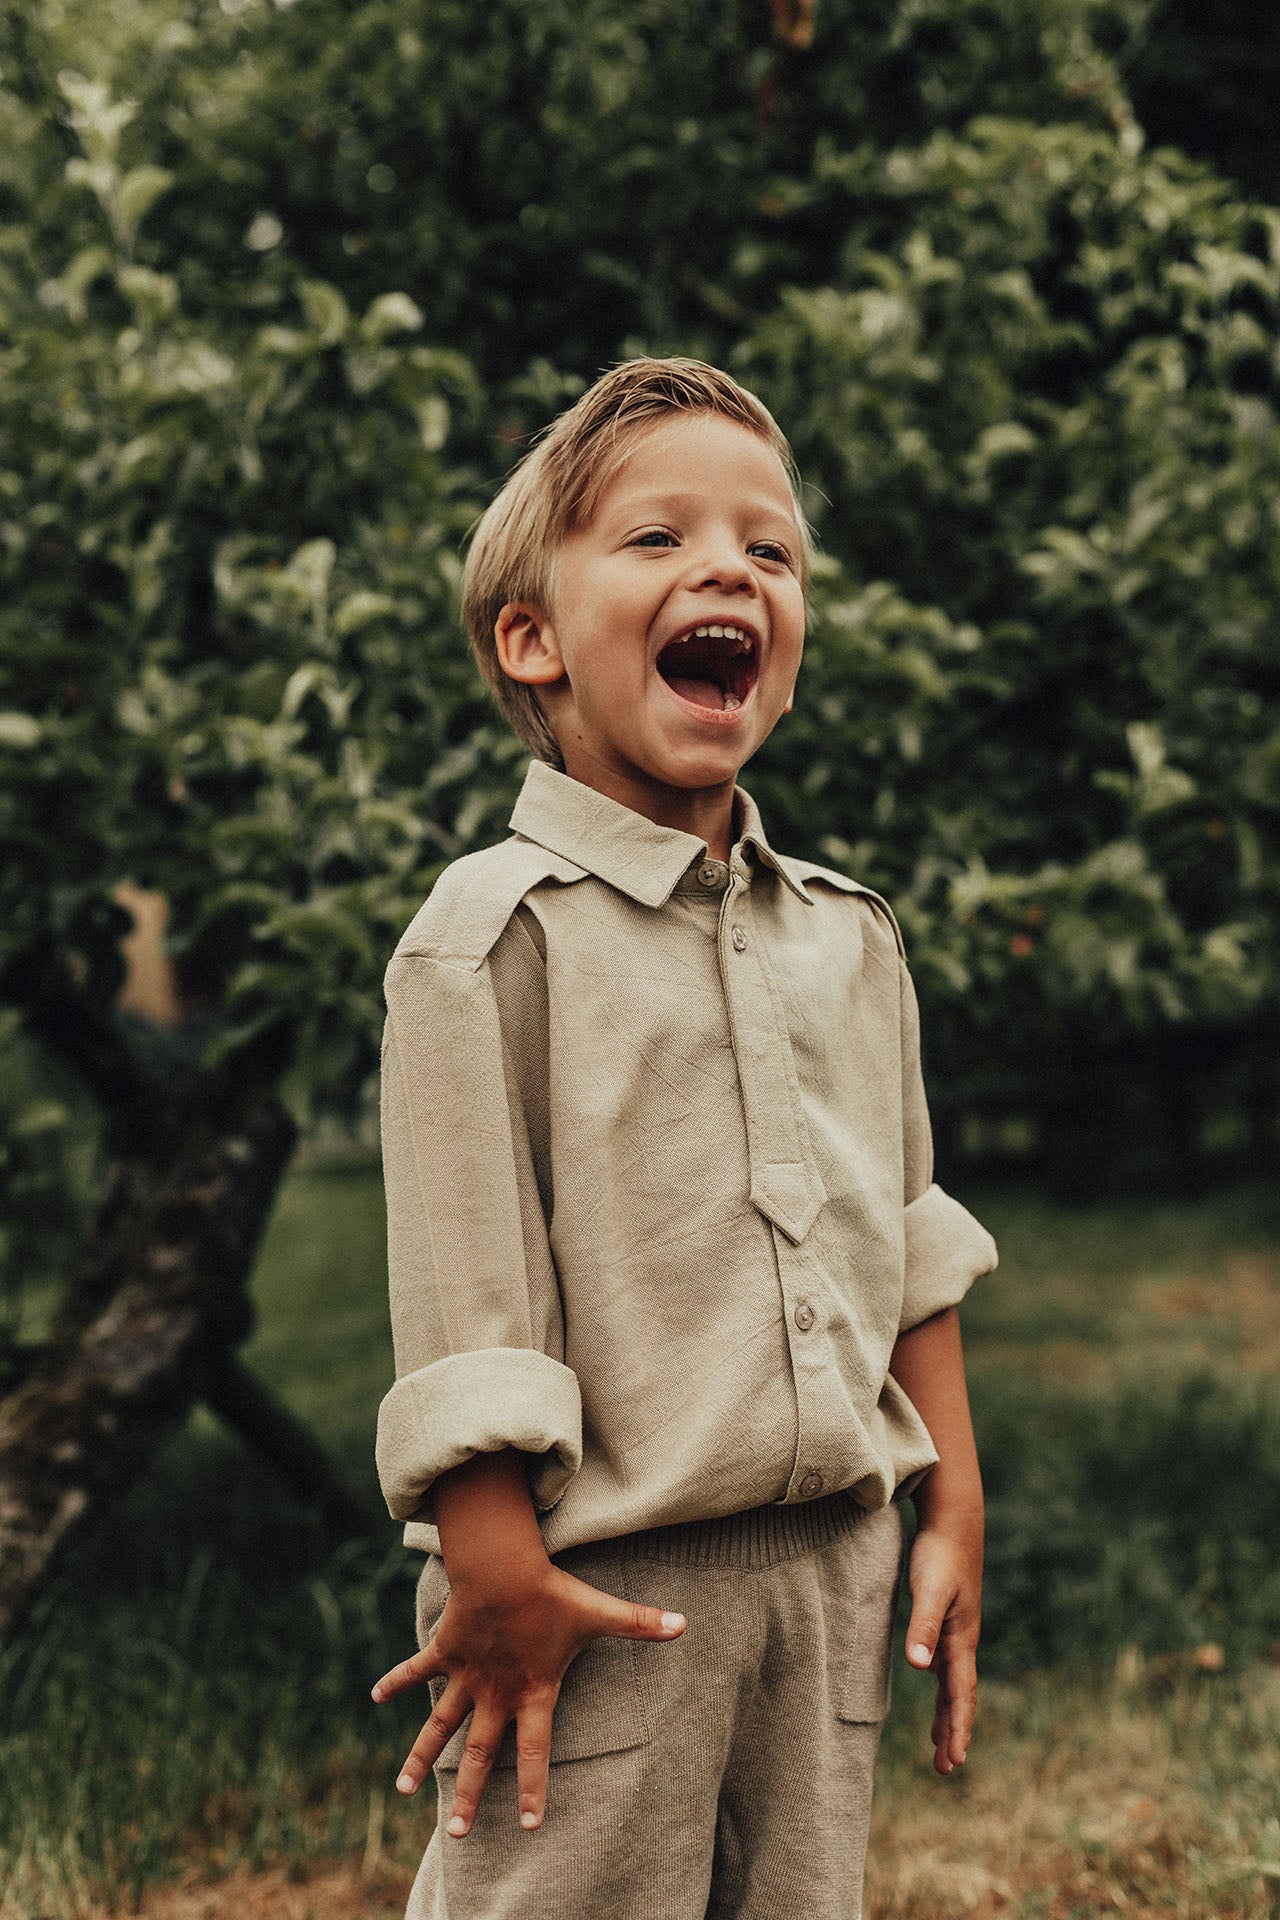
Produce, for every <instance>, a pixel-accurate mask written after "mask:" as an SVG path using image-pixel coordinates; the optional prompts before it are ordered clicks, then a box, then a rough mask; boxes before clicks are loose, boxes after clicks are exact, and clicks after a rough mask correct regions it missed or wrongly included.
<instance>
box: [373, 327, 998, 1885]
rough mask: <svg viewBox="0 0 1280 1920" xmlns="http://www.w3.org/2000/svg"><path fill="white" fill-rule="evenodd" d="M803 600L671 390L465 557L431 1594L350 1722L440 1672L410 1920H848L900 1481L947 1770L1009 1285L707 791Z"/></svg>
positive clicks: (815, 892) (758, 710)
mask: <svg viewBox="0 0 1280 1920" xmlns="http://www.w3.org/2000/svg"><path fill="white" fill-rule="evenodd" d="M807 564H808V547H807V535H806V529H805V525H804V520H803V516H802V514H801V511H800V508H799V505H798V500H797V493H796V487H795V482H794V476H793V472H792V469H791V465H790V455H789V450H788V448H787V445H786V442H785V440H784V439H783V437H782V435H781V433H780V431H779V429H778V427H777V426H776V424H775V423H774V421H773V419H772V417H771V416H770V415H769V414H768V412H767V411H766V410H765V408H764V407H763V406H762V405H761V404H760V402H759V401H757V400H756V399H755V398H754V397H753V396H752V395H750V394H748V393H746V392H745V391H744V390H743V389H742V388H741V387H739V386H738V385H737V384H736V383H735V382H734V381H732V380H731V379H729V378H728V376H727V375H725V374H722V373H719V372H716V371H715V370H714V369H712V368H709V367H705V366H702V365H701V364H700V363H698V362H695V361H685V360H667V361H661V360H641V361H634V362H631V363H628V364H625V365H623V366H620V367H617V368H615V369H613V371H612V372H610V373H608V374H606V375H605V376H604V377H603V378H602V379H601V380H600V381H598V382H597V384H596V385H595V386H594V387H593V388H592V389H591V390H590V391H589V392H588V393H587V394H586V395H584V397H583V398H582V399H581V400H580V401H579V402H578V403H577V404H576V405H575V406H574V407H573V408H571V409H570V410H569V412H568V413H566V414H564V415H562V416H561V418H560V419H559V420H558V421H557V422H556V423H555V424H554V425H553V426H552V428H551V429H550V431H549V432H548V434H547V435H546V436H545V438H544V439H543V440H542V441H541V442H540V443H539V445H538V446H537V447H536V448H535V449H534V451H533V452H532V453H530V454H529V455H528V456H527V457H526V459H525V460H524V461H523V462H522V463H521V465H520V466H519V467H518V468H517V470H516V472H515V473H514V474H513V475H512V477H511V478H510V479H509V480H508V482H507V484H506V486H505V487H504V489H503V490H502V492H501V493H500V494H499V496H498V497H497V499H496V500H495V501H494V503H493V505H492V506H491V507H490V508H489V510H488V512H487V513H486V515H485V517H484V519H483V521H482V522H481V524H480V527H479V529H478V532H477V535H476V538H475V541H474V544H473V547H472V551H471V555H470V558H469V561H468V566H467V577H466V583H465V588H464V611H465V614H466V618H467V624H468V628H469V631H470V634H471V638H472V644H473V646H474V648H475V651H476V654H477V657H478V659H479V661H480V664H481V667H482V669H483V671H484V673H485V677H486V679H487V681H488V683H489V685H490V688H491V689H492V691H493V693H494V694H495V696H496V698H497V701H498V704H499V706H500V707H501V708H502V710H503V712H504V713H505V714H506V715H507V717H508V718H509V719H510V720H511V721H512V723H513V724H514V726H515V727H516V730H517V731H518V732H519V733H520V734H521V736H522V737H523V738H524V740H525V741H526V743H527V744H528V745H529V746H530V747H531V748H532V750H533V752H534V754H535V756H536V758H535V759H534V761H533V763H532V765H531V767H530V769H529V773H528V776H527V779H526V782H525V786H524V789H523V791H522V793H521V795H520V798H519V801H518V803H517V805H516V809H515V812H514V813H513V815H512V820H511V824H512V827H513V829H514V834H513V837H512V838H511V839H509V840H507V841H505V842H503V843H502V844H501V845H500V846H497V847H491V848H489V849H487V850H486V851H484V852H482V853H478V854H473V855H470V856H468V857H467V858H465V859H463V860H460V861H458V862H457V863H456V864H455V865H454V866H452V867H451V868H449V869H448V870H447V871H446V872H445V873H444V874H443V875H442V877H441V879H440V881H439V883H438V884H437V886H436V888H435V891H434V892H433V893H432V896H431V898H430V900H429V901H428V903H427V904H426V906H425V907H424V908H423V909H422V911H421V912H420V913H419V915H418V916H417V918H416V919H415V920H414V922H413V924H412V926H411V927H410V928H409V930H408V931H407V933H406V934H405V936H404V938H403V939H402V941H401V942H400V945H399V947H398V948H397V951H396V955H395V957H394V959H393V960H392V963H391V966H390V968H389V970H388V975H387V1006H388V1020H387V1028H386V1041H385V1051H384V1062H383V1113H384V1162H385V1177H386V1183H387V1195H388V1224H389V1249H388V1252H389V1266H390V1276H391V1301H392V1320H393V1327H394V1332H395V1341H396V1370H397V1375H398V1378H397V1382H396V1385H395V1386H394V1387H393V1388H392V1390H391V1392H390V1393H389V1394H388V1395H387V1398H386V1400H385V1401H384V1402H383V1406H382V1410H381V1414H380V1418H379V1436H378V1459H379V1470H380V1473H381V1477H382V1484H383V1489H384V1492H385V1495H386V1499H387V1503H388V1506H389V1508H390V1510H391V1512H392V1514H393V1515H394V1516H395V1517H396V1518H398V1519H402V1520H406V1521H408V1522H410V1523H411V1524H410V1526H409V1528H408V1530H407V1533H406V1538H407V1539H408V1540H409V1541H410V1542H411V1544H420V1545H423V1546H425V1547H426V1548H427V1550H428V1553H429V1555H430V1557H429V1558H428V1561H427V1563H426V1569H425V1571H424V1573H423V1576H422V1580H421V1582H420V1585H419V1605H418V1635H419V1645H420V1648H421V1651H420V1652H419V1653H417V1654H416V1655H414V1656H413V1657H412V1658H410V1659H408V1660H406V1661H404V1662H403V1663H402V1664H401V1665H400V1666H398V1667H397V1668H396V1669H395V1670H394V1671H393V1672H392V1673H390V1674H388V1675H386V1676H385V1677H384V1678H383V1679H382V1680H381V1681H379V1683H378V1685H377V1686H376V1687H375V1688H374V1698H375V1699H386V1698H388V1697H390V1696H391V1695H392V1694H394V1693H398V1692H400V1691H402V1690H403V1689H404V1688H406V1687H409V1686H412V1685H414V1684H416V1683H417V1682H419V1681H421V1680H424V1679H431V1680H432V1681H433V1683H434V1684H433V1692H434V1695H435V1701H434V1711H433V1712H432V1714H431V1717H430V1719H429V1720H428V1721H427V1723H426V1725H425V1726H424V1727H423V1729H422V1733H421V1735H420V1736H419V1738H418V1740H417V1741H416V1742H415V1744H414V1747H413V1750H412V1752H411V1754H410V1756H409V1758H408V1760H407V1761H406V1763H405V1768H404V1772H403V1773H402V1775H401V1778H400V1780H399V1782H398V1785H399V1786H400V1788H401V1790H402V1791H404V1792H413V1791H415V1790H416V1788H417V1787H418V1786H419V1784H420V1783H421V1781H422V1779H423V1778H424V1776H425V1774H426V1772H427V1770H428V1768H430V1767H431V1766H435V1768H436V1773H437V1783H438V1789H439V1804H440V1810H441V1820H440V1823H439V1824H438V1826H437V1830H436V1832H435V1834H434V1836H433V1838H432V1840H431V1843H430V1845H429V1847H428V1849H427V1852H426V1856H425V1858H424V1860H423V1863H422V1867H421V1870H420V1872H419V1874H418V1877H417V1880H416V1882H415V1885H414V1890H413V1893H412V1896H411V1898H410V1903H409V1915H410V1916H411V1917H418V1920H422V1917H425V1916H428V1915H432V1916H445V1915H448V1916H450V1920H496V1917H497V1916H507V1915H512V1916H515V1915H519V1916H521V1920H539V1917H541V1916H545V1917H546V1920H655V1917H661V1920H703V1916H706V1915H713V1914H714V1915H734V1916H737V1917H738V1920H757V1917H759V1920H763V1917H764V1916H768V1920H777V1916H778V1915H791V1914H803V1915H805V1916H806V1920H837V1917H838V1920H855V1916H856V1915H857V1914H858V1913H859V1910H860V1896H861V1883H862V1868H863V1857H864V1853H865V1846H866V1831H867V1821H868V1816H869V1810H870V1787H871V1771H872V1766H873V1762H874V1756H875V1748H876V1742H877V1739H878V1736H879V1729H880V1723H881V1720H882V1719H883V1716H884V1713H885V1711H886V1707H887V1703H888V1669H889V1643H890V1633H891V1626H892V1613H893V1605H894V1598H895V1594H896V1587H897V1577H898V1566H899V1556H900V1549H901V1535H900V1528H899V1519H898V1509H897V1507H896V1506H895V1505H894V1504H893V1501H894V1499H895V1496H899V1495H902V1494H904V1493H907V1492H911V1493H912V1495H913V1498H914V1500H915V1504H916V1508H917V1514H918V1519H919V1528H918V1532H917V1535H916V1539H915V1544H914V1547H913V1550H912V1556H911V1570H910V1571H911V1588H912V1597H913V1605H912V1618H911V1623H910V1626H909V1628H908V1634H907V1641H908V1658H909V1659H910V1660H911V1661H912V1663H913V1664H914V1665H916V1666H923V1667H928V1666H932V1668H933V1670H934V1672H935V1673H936V1675H937V1681H938V1692H937V1709H936V1713H935V1716H934V1723H933V1732H932V1739H933V1745H934V1749H935V1765H936V1767H937V1768H938V1770H939V1771H940V1772H942V1773H949V1772H950V1771H951V1770H952V1768H953V1767H955V1766H958V1765H960V1763H961V1762H962V1761H963V1759H964V1756H965V1752H966V1750H967V1747H968V1742H969V1735H970V1731H971V1727H972V1722H973V1709H974V1698H975V1684H976V1683H975V1665H974V1656H975V1649H976V1643H977V1637H978V1612H979V1588H980V1582H981V1559H982V1493H981V1483H980V1480H979V1476H978V1468H977V1461H976V1457H975V1454H974V1447H973V1438H972V1432H971V1428H970V1424H969V1415H968V1407H967V1401H966V1396H965V1387H964V1372H963V1363H962V1359H961V1349H960V1336H959V1330H958V1323H957V1320H956V1312H955V1303H956V1302H957V1301H958V1300H959V1299H960V1297H961V1296H962V1295H963V1293H964V1292H965V1290H966V1289H967V1287H968V1285H969V1283H970V1282H971V1281H972V1279H973V1278H974V1277H975V1276H976V1275H978V1274H979V1273H983V1272H986V1271H987V1270H988V1269H990V1268H991V1267H992V1266H993V1265H994V1264H995V1248H994V1246H993V1244H992V1242H991V1240H990V1237H989V1236H988V1235H987V1234H986V1232H985V1231H984V1230H983V1229H982V1228H981V1227H980V1226H979V1225H978V1223H977V1222H976V1221H975V1220H974V1219H973V1218H972V1216H971V1215H970V1214H968V1213H967V1212H966V1211H965V1210H964V1209H963V1208H962V1207H961V1206H959V1205H958V1203H957V1202H955V1201H954V1200H951V1199H949V1198H948V1197H947V1196H946V1195H945V1194H944V1193H943V1192H942V1191H941V1189H940V1188H938V1187H936V1186H934V1185H933V1184H932V1181H931V1147H930V1141H929V1130H928V1118H927V1113H926V1109H925V1104H924V1096H923V1090H922V1087H921V1082H920V1072H919V1055H918V1033H917V1023H916V1012H915V999H914V994H913V992H912V987H911V981H910V977H909V975H908V974H907V971H906V968H905V965H904V963H903V958H902V953H901V946H900V941H899V937H898V933H897V927H896V923H895V921H894V919H893V916H892V914H891V913H890V911H889V909H888V907H887V906H886V905H885V903H884V902H883V901H881V900H880V899H879V898H878V896H876V895H875V894H872V893H870V892H868V891H867V890H866V889H865V888H863V887H860V886H858V885H857V884H855V883H854V882H852V881H850V880H848V879H846V878H845V877H844V876H843V875H841V874H837V873H833V872H828V871H827V870H825V869H823V868H821V867H815V866H812V865H810V864H808V863H807V862H804V861H799V860H791V859H783V858H782V857H781V856H779V855H778V854H776V853H774V851H773V850H772V848H771V847H770V846H769V843H768V841H767V839H766V838H765V834H764V830H763V828H762V826H761V823H760V819H759V815H758V814H757V812H756V809H755V806H754V804H753V802H752V801H751V800H750V798H749V797H748V796H747V795H746V794H745V793H743V792H742V791H741V790H740V789H738V788H737V787H736V786H735V779H736V775H737V773H738V770H739V768H740V767H741V766H742V765H743V763H744V762H745V761H746V760H748V759H749V758H750V756H751V755H752V753H754V752H755V750H756V748H757V747H759V746H760V745H761V743H762V742H763V741H764V740H765V739H766V738H767V736H768V734H769V733H770V732H771V731H772V729H773V727H774V725H775V724H776V722H777V721H778V719H779V718H780V716H781V715H782V714H783V713H785V712H787V711H788V710H789V708H790V706H791V701H792V692H793V689H794V685H795V680H796V674H797V671H798V668H799V665H800V655H801V649H802V645H803V639H804V623H805V585H806V580H807ZM548 1762H550V1766H551V1768H552V1769H553V1784H552V1788H551V1792H550V1795H549V1796H548ZM512 1768H514V1779H513V1774H512V1771H511V1769H512ZM491 1772H492V1773H493V1775H494V1777H493V1778H492V1779H490V1774H491ZM486 1788H487V1790H486ZM513 1801H514V1803H515V1804H513ZM544 1811H545V1824H544ZM468 1836H469V1837H468Z"/></svg>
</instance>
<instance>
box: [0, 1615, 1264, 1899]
mask: <svg viewBox="0 0 1280 1920" xmlns="http://www.w3.org/2000/svg"><path fill="white" fill-rule="evenodd" d="M1204 1651H1205V1650H1204V1649H1202V1650H1201V1652H1202V1653H1203V1652H1204ZM1166 1664H1167V1663H1166ZM1191 1664H1192V1665H1193V1666H1196V1667H1198V1668H1199V1669H1202V1671H1198V1672H1197V1673H1196V1674H1195V1675H1194V1677H1193V1676H1191V1675H1189V1674H1188V1675H1182V1676H1181V1677H1179V1676H1178V1675H1176V1674H1173V1673H1170V1674H1168V1675H1166V1674H1165V1673H1164V1671H1163V1668H1162V1667H1161V1666H1159V1665H1156V1666H1151V1665H1148V1666H1147V1667H1146V1668H1145V1670H1144V1669H1143V1667H1142V1663H1141V1662H1140V1661H1138V1660H1137V1657H1136V1656H1134V1662H1133V1673H1132V1675H1131V1679H1132V1680H1133V1681H1134V1682H1135V1685H1134V1686H1119V1685H1118V1686H1117V1688H1116V1690H1115V1691H1113V1692H1111V1693H1110V1694H1109V1695H1108V1694H1107V1693H1106V1692H1105V1691H1104V1692H1103V1694H1102V1695H1101V1697H1091V1696H1089V1695H1087V1694H1085V1693H1082V1692H1081V1691H1080V1690H1078V1689H1077V1690H1075V1691H1074V1692H1072V1691H1070V1690H1066V1691H1062V1692H1060V1691H1059V1690H1058V1689H1057V1687H1056V1686H1055V1685H1054V1684H1053V1683H1052V1681H1051V1680H1050V1679H1047V1678H1046V1679H1045V1680H1043V1681H1042V1682H1041V1683H1040V1684H1039V1685H1038V1686H1037V1687H1036V1688H1035V1689H1033V1690H1032V1692H1031V1694H1029V1695H1027V1696H1023V1695H1020V1694H1019V1693H1018V1691H1017V1690H1016V1689H1013V1688H999V1687H992V1688H989V1689H988V1691H987V1711H986V1716H985V1724H984V1727H983V1728H982V1729H981V1730H980V1731H982V1732H983V1733H984V1736H985V1737H984V1738H983V1740H982V1741H981V1742H980V1743H979V1742H975V1751H974V1753H973V1754H971V1756H970V1761H969V1765H968V1766H967V1767H966V1769H965V1771H964V1773H963V1774H961V1775H957V1776H955V1777H954V1778H953V1779H951V1780H949V1781H940V1780H938V1779H936V1777H935V1776H933V1775H932V1773H931V1772H930V1771H929V1769H928V1766H927V1764H926V1762H925V1761H924V1760H923V1758H921V1757H920V1756H919V1755H917V1754H915V1752H914V1749H912V1750H911V1751H906V1750H905V1749H904V1747H903V1744H902V1743H901V1742H899V1743H898V1745H897V1747H896V1749H895V1750H893V1751H891V1752H889V1753H887V1754H886V1756H885V1761H886V1764H885V1766H884V1767H883V1768H882V1770H881V1775H880V1779H879V1781H878V1785H877V1796H876V1811H875V1816H874V1819H873V1824H872V1840H871V1864H870V1867H869V1870H868V1877H867V1898H866V1906H865V1914H866V1920H1094V1916H1102V1915H1112V1916H1114V1915H1116V1914H1123V1915H1126V1916H1137V1917H1139V1920H1157V1917H1158V1920H1280V1796H1278V1795H1277V1790H1276V1779H1277V1777H1278V1775H1277V1765H1276V1762H1277V1752H1278V1747H1277V1740H1276V1734H1277V1730H1280V1668H1277V1666H1275V1665H1268V1666H1261V1667H1259V1668H1257V1669H1255V1670H1254V1671H1253V1672H1252V1673H1251V1674H1250V1676H1249V1678H1248V1681H1247V1684H1241V1685H1239V1686H1238V1687H1235V1688H1231V1689H1230V1690H1229V1691H1228V1692H1227V1693H1225V1694H1224V1693H1223V1692H1221V1691H1220V1686H1219V1683H1218V1681H1217V1680H1216V1679H1215V1677H1214V1672H1213V1668H1214V1665H1215V1663H1213V1662H1209V1661H1203V1660H1202V1661H1199V1662H1195V1661H1193V1662H1192V1663H1191ZM1144 1676H1145V1677H1144ZM1137 1683H1140V1684H1137ZM1166 1684H1167V1686H1168V1689H1169V1691H1168V1693H1167V1695H1166V1694H1165V1693H1164V1691H1163V1689H1164V1688H1165V1687H1166ZM420 1832H421V1830H420V1829H418V1834H417V1838H418V1839H419V1841H420ZM382 1833H383V1829H382V1826H381V1824H380V1823H379V1825H378V1827H377V1830H376V1833H375V1832H371V1835H370V1843H369V1846H368V1847H367V1848H366V1850H365V1855H364V1858H363V1859H359V1858H356V1859H352V1860H345V1861H344V1860H336V1861H334V1860H331V1861H324V1862H318V1863H310V1864H307V1865H294V1866H288V1865H281V1866H275V1867H270V1868H268V1869H266V1870H264V1871H251V1870H249V1869H248V1868H243V1867H241V1868H237V1869H235V1870H234V1871H232V1872H230V1873H227V1874H224V1875H222V1876H221V1877H217V1878H211V1877H210V1870H209V1868H208V1866H207V1865H206V1866H205V1867H204V1868H196V1867H193V1868H192V1869H191V1870H190V1872H189V1873H188V1875H186V1876H185V1877H184V1878H182V1879H180V1880H178V1881H176V1882H174V1883H171V1884H169V1885H168V1886H164V1887H159V1888H155V1889H154V1890H152V1891H151V1892H149V1893H148V1894H147V1895H146V1896H145V1897H144V1900H143V1903H142V1906H141V1908H140V1913H141V1915H142V1920H400V1917H401V1916H402V1915H403V1912H404V1905H405V1899H406V1896H407V1894H408V1890H409V1885H410V1882H411V1880H412V1877H413V1868H412V1865H411V1864H409V1863H408V1862H407V1861H405V1860H404V1859H396V1858H392V1857H390V1855H389V1854H387V1853H384V1852H383V1851H382ZM390 1837H391V1836H390V1834H389V1833H388V1839H389V1840H390ZM397 1844H402V1842H398V1843H397ZM2 1904H3V1903H2V1902H0V1905H2ZM77 1920H118V1915H117V1914H116V1913H108V1912H107V1911H106V1910H105V1909H102V1908H98V1907H85V1908H84V1909H82V1910H78V1911H77ZM653 1920H664V1916H662V1915H661V1914H657V1913H655V1914H654V1916H653ZM780 1920H792V1917H791V1916H780ZM795 1920H802V1916H796V1917H795Z"/></svg>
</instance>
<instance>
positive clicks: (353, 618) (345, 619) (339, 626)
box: [333, 588, 396, 640]
mask: <svg viewBox="0 0 1280 1920" xmlns="http://www.w3.org/2000/svg"><path fill="white" fill-rule="evenodd" d="M395 610H396V603H395V601H394V600H393V599H392V598H391V596H390V594H387V593H373V592H370V591H369V590H368V589H367V588H365V589H361V590H360V591H359V592H356V593H349V594H348V595H347V597H346V599H345V600H343V601H341V602H340V603H339V605H338V607H337V609H336V611H335V613H334V616H333V630H334V632H335V633H336V634H337V636H338V638H339V639H340V640H343V639H345V638H346V636H347V635H348V634H349V633H355V632H356V631H357V630H358V629H359V628H360V627H367V626H368V625H369V623H370V621H372V620H382V619H384V618H385V617H386V616H387V615H388V614H393V613H394V612H395Z"/></svg>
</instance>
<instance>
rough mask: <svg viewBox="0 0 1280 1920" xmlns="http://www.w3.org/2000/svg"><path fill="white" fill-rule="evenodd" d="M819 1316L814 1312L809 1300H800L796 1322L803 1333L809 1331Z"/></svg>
mask: <svg viewBox="0 0 1280 1920" xmlns="http://www.w3.org/2000/svg"><path fill="white" fill-rule="evenodd" d="M817 1317H818V1316H817V1314H816V1313H815V1312H814V1310H813V1308H812V1307H811V1306H810V1305H809V1302H808V1301H807V1300H802V1301H801V1302H800V1305H799V1306H798V1307H797V1308H796V1311H795V1323H796V1325H797V1326H798V1327H799V1329H800V1331H801V1333H808V1331H809V1329H810V1327H811V1326H812V1325H813V1323H814V1321H815V1320H816V1319H817Z"/></svg>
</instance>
